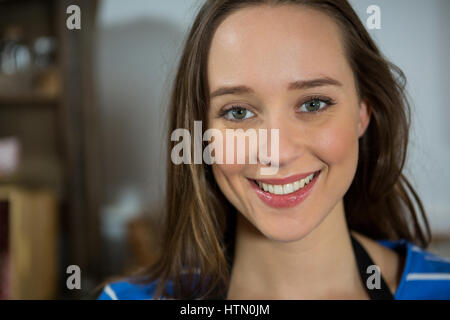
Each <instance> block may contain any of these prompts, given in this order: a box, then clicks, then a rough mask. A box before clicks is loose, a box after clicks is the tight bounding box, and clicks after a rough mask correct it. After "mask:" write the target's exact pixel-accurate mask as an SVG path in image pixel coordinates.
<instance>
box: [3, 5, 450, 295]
mask: <svg viewBox="0 0 450 320" xmlns="http://www.w3.org/2000/svg"><path fill="white" fill-rule="evenodd" d="M350 2H351V3H352V5H353V6H354V8H355V10H356V11H357V13H358V14H359V16H360V17H361V19H362V21H363V22H365V21H366V20H367V18H368V17H369V14H368V13H367V12H366V10H367V8H368V7H369V6H370V5H373V4H375V5H378V6H379V7H380V9H381V29H378V30H377V29H375V30H369V31H370V33H371V35H372V36H373V37H374V39H375V40H376V42H377V43H378V45H379V46H380V48H381V50H382V51H383V52H384V53H385V55H386V56H387V57H388V58H389V59H391V60H392V61H393V62H394V63H396V64H397V65H398V66H400V67H401V68H402V69H403V70H404V72H405V73H406V75H407V77H408V92H409V94H410V96H411V101H412V107H413V124H412V132H411V141H410V153H409V158H408V162H407V168H406V169H407V171H406V173H407V175H408V177H410V178H411V181H412V182H413V184H414V187H415V188H416V190H417V191H418V193H419V195H420V196H421V197H422V200H423V202H424V205H425V208H426V210H427V213H428V217H429V221H430V223H431V227H432V230H433V234H434V239H433V243H432V245H431V247H430V251H433V252H436V253H438V254H441V255H443V256H447V257H450V197H449V196H450V192H449V189H450V182H449V181H450V170H449V169H448V167H447V166H448V164H449V163H450V126H449V125H448V122H449V120H450V108H449V106H448V98H447V93H448V92H450V54H449V52H450V37H449V36H448V30H450V1H448V0H428V1H424V0H376V1H372V0H370V1H369V0H352V1H350ZM202 3H203V1H202V0H166V1H158V0H127V1H124V0H98V1H95V0H72V1H66V0H53V1H52V0H0V299H92V298H96V294H98V292H94V291H93V290H94V288H95V287H96V286H97V285H98V284H99V283H101V281H103V280H105V279H106V278H107V277H109V276H112V275H117V274H122V273H124V272H126V271H128V270H131V269H133V268H134V267H136V266H139V265H142V264H145V263H149V262H151V261H153V259H154V257H155V252H157V250H158V246H157V244H156V241H157V239H158V230H156V229H155V228H154V227H153V225H154V221H155V219H156V218H157V217H159V216H160V214H161V212H162V199H163V197H164V189H165V181H164V179H165V177H164V172H165V164H164V162H165V153H164V152H165V151H164V150H165V146H164V142H165V135H166V133H165V132H164V129H165V120H166V109H167V108H166V106H167V103H168V97H169V91H170V85H171V80H172V79H173V76H174V73H175V67H176V63H177V61H178V58H179V55H180V52H181V48H182V45H183V40H184V37H185V35H186V32H187V30H188V28H189V26H190V24H191V23H192V19H193V17H194V15H195V13H196V12H197V10H198V8H199V7H200V6H201V4H202ZM72 4H76V5H78V6H79V8H80V9H81V10H80V11H81V25H80V26H81V29H73V30H70V29H69V28H68V27H67V24H66V22H67V20H68V18H69V17H70V16H71V13H73V12H71V13H67V11H66V10H67V8H68V7H69V6H70V5H72ZM368 76H370V75H368ZM70 265H77V266H79V267H80V270H81V289H74V290H69V289H68V288H67V286H66V279H67V278H68V277H69V276H70V274H68V273H66V270H67V267H68V266H70Z"/></svg>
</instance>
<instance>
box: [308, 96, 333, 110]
mask: <svg viewBox="0 0 450 320" xmlns="http://www.w3.org/2000/svg"><path fill="white" fill-rule="evenodd" d="M329 105H333V103H332V102H331V100H326V99H319V98H315V99H311V100H309V101H307V102H305V103H304V104H302V105H301V106H300V112H305V113H313V112H318V111H320V110H322V109H323V108H325V107H327V106H329Z"/></svg>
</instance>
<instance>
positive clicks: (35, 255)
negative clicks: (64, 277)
mask: <svg viewBox="0 0 450 320" xmlns="http://www.w3.org/2000/svg"><path fill="white" fill-rule="evenodd" d="M0 202H2V203H3V204H4V205H3V206H2V208H3V209H2V211H1V212H0V214H1V215H7V216H6V217H5V216H3V217H2V219H1V220H2V221H8V225H7V230H6V231H7V234H8V235H7V236H8V239H7V241H6V246H5V247H4V248H2V251H3V252H1V253H2V255H3V256H4V257H7V258H8V259H7V260H6V259H5V260H4V261H2V263H3V264H4V268H5V269H7V270H8V272H7V274H6V276H4V277H2V280H3V281H2V282H3V283H2V284H1V286H2V288H3V290H5V291H6V292H3V298H7V299H53V298H55V297H56V292H57V274H58V272H57V269H58V258H59V255H58V205H57V199H56V195H55V194H54V192H52V191H48V190H28V189H24V188H20V187H14V186H3V187H0ZM6 266H7V268H6ZM5 282H6V283H5Z"/></svg>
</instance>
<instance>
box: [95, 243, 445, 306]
mask: <svg viewBox="0 0 450 320" xmlns="http://www.w3.org/2000/svg"><path fill="white" fill-rule="evenodd" d="M378 243H380V244H382V245H384V246H385V247H387V248H390V249H393V250H395V251H397V252H400V253H401V252H405V253H406V259H405V265H404V270H403V274H402V277H401V280H400V283H399V285H398V287H397V291H396V292H395V295H394V299H396V300H450V259H447V258H443V257H441V256H438V255H436V254H433V253H430V252H428V251H426V250H423V249H421V248H419V247H418V246H416V245H414V244H412V243H411V242H408V241H406V240H403V239H402V240H399V241H390V240H378ZM156 286H157V283H156V281H154V282H151V283H149V284H134V283H131V282H129V281H125V280H124V281H118V282H113V283H110V284H108V285H107V286H105V288H104V289H103V291H102V293H101V294H100V296H99V297H98V299H99V300H148V299H153V298H154V294H155V291H156ZM168 291H169V292H170V293H172V283H169V286H168Z"/></svg>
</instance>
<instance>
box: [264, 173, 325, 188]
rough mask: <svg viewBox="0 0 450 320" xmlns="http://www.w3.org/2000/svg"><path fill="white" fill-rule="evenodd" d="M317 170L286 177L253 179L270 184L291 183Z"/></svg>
mask: <svg viewBox="0 0 450 320" xmlns="http://www.w3.org/2000/svg"><path fill="white" fill-rule="evenodd" d="M316 172H318V171H312V172H308V173H301V174H296V175H292V176H289V177H286V178H279V179H277V178H273V179H255V180H256V181H258V182H262V183H267V184H272V185H281V184H288V183H292V182H295V181H299V180H301V179H304V178H306V177H307V176H309V175H311V174H313V173H316Z"/></svg>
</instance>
